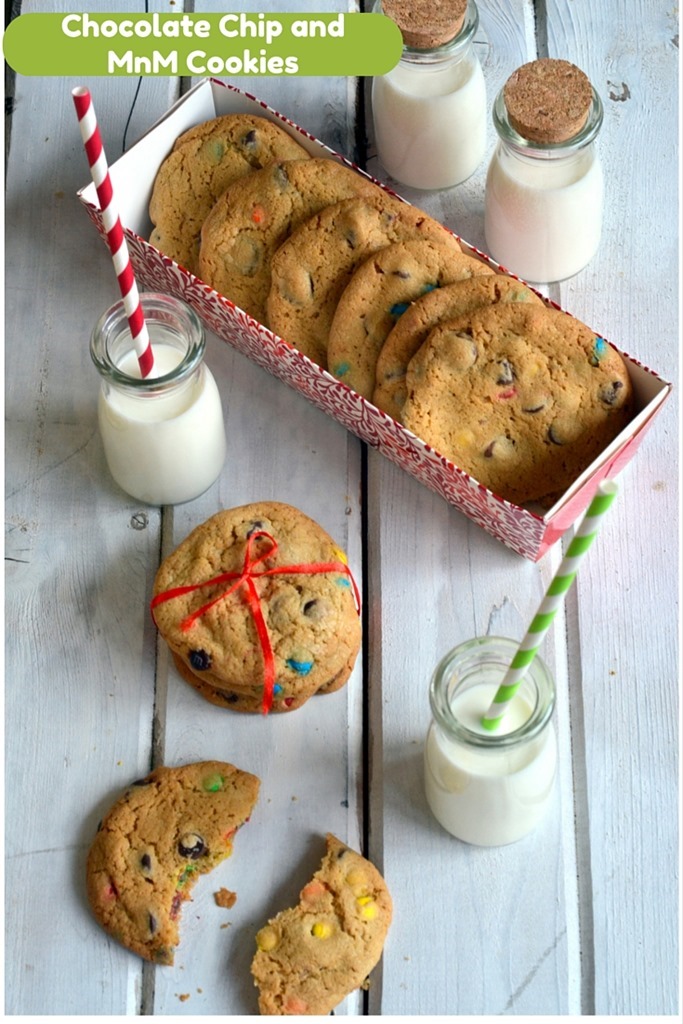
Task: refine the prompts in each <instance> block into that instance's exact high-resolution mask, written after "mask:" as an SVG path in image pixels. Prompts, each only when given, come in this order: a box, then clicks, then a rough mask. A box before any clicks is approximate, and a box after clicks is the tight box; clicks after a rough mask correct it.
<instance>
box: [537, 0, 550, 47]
mask: <svg viewBox="0 0 683 1024" xmlns="http://www.w3.org/2000/svg"><path fill="white" fill-rule="evenodd" d="M534 20H535V22H536V55H537V57H539V58H540V57H548V56H549V52H548V8H547V5H546V0H534Z"/></svg>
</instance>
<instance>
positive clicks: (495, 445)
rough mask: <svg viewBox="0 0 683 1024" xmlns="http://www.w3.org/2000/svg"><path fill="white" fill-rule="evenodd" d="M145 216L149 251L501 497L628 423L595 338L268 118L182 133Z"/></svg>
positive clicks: (511, 496) (531, 491)
mask: <svg viewBox="0 0 683 1024" xmlns="http://www.w3.org/2000/svg"><path fill="white" fill-rule="evenodd" d="M259 122H261V123H259ZM293 146H294V147H297V149H296V150H295V151H292V147H293ZM224 162H227V163H228V164H229V168H228V170H227V171H225V170H224V169H223V166H222V165H223V163H224ZM200 163H201V173H200V172H199V170H197V168H198V167H199V165H200ZM189 166H191V167H192V171H191V172H190V171H188V167H189ZM190 173H191V174H192V175H194V177H193V178H192V181H193V188H195V189H196V190H197V191H198V193H200V194H199V195H198V196H195V197H194V198H193V200H192V204H191V205H190V206H189V207H188V215H187V216H185V209H184V207H185V203H186V201H187V200H186V197H185V194H184V193H183V191H182V190H181V189H179V188H178V187H177V182H178V180H182V181H186V180H187V179H188V175H189V174H190ZM195 179H196V180H195ZM226 180H227V181H228V184H226ZM171 195H172V196H173V198H172V199H171V198H170V197H171ZM162 197H163V201H162ZM171 209H172V211H173V212H170V211H171ZM161 211H163V217H162V214H161ZM150 213H151V216H152V220H153V221H154V222H155V225H156V226H155V230H154V233H153V235H152V238H151V240H152V242H154V244H156V245H158V246H159V247H160V248H161V249H163V250H164V251H165V252H166V253H167V254H168V255H170V256H173V257H174V258H176V259H178V260H179V262H183V260H182V258H180V257H181V255H182V254H183V253H184V254H185V256H184V258H185V259H186V260H188V261H189V262H188V263H186V264H185V265H189V267H190V269H192V270H194V272H196V273H198V274H199V275H200V276H201V277H202V279H203V280H204V281H206V282H207V283H208V284H209V285H211V286H212V287H213V288H215V289H216V290H217V291H218V292H220V293H221V294H222V295H224V296H225V297H226V298H228V299H230V300H231V301H233V302H234V303H235V304H236V305H237V306H239V307H240V308H241V309H243V310H245V311H246V312H247V313H249V314H250V315H251V316H252V317H254V319H256V320H258V321H259V322H260V323H262V324H263V325H264V326H266V327H268V328H270V329H271V330H272V331H273V332H274V333H275V334H277V335H279V336H280V337H281V338H283V339H284V340H285V341H287V342H288V343H289V344H291V345H292V346H294V347H295V348H297V349H298V350H299V351H300V352H302V353H303V354H304V355H306V356H308V357H309V358H310V359H312V360H313V361H314V362H315V363H317V364H318V365H319V366H321V367H323V368H324V369H327V370H329V372H330V373H331V374H332V375H333V376H335V377H337V378H338V379H339V380H340V381H342V382H343V383H345V384H347V385H348V386H349V387H351V388H352V389H353V390H354V391H355V392H357V394H359V395H361V396H362V397H363V398H365V399H366V400H369V401H372V402H373V403H374V404H375V405H376V406H377V407H378V408H380V409H382V410H383V411H385V412H386V413H388V414H389V415H391V416H392V417H393V418H394V419H396V420H397V421H398V422H400V423H402V424H403V425H404V426H405V427H407V428H408V429H409V430H411V431H412V432H413V433H415V434H416V435H417V436H418V437H419V438H421V439H422V440H423V441H424V442H425V443H426V444H428V445H429V446H430V447H432V448H434V449H436V451H438V452H439V454H441V455H442V456H444V457H445V458H446V459H448V460H449V461H451V462H452V463H453V464H454V465H455V466H456V467H458V468H459V469H461V470H463V471H464V472H466V473H467V474H468V475H470V476H472V477H474V479H475V480H476V481H478V482H479V483H480V484H482V485H484V486H485V487H487V488H489V489H490V490H492V491H493V492H494V493H495V494H497V495H498V496H499V497H502V498H504V499H506V500H509V501H512V502H514V503H516V504H520V505H521V504H527V503H531V502H539V503H541V504H542V505H546V506H547V505H549V504H551V503H552V502H553V500H554V499H555V498H556V497H557V496H558V495H560V494H562V493H563V492H564V491H565V490H566V489H567V487H568V486H569V485H570V484H571V483H572V482H573V481H574V480H576V478H577V477H578V476H579V475H580V473H581V472H582V471H583V470H584V469H586V468H587V467H588V466H589V465H590V463H591V462H592V461H593V460H594V459H595V458H596V456H597V455H599V454H600V452H601V451H603V450H604V449H605V447H606V446H607V445H608V444H609V443H610V442H611V441H612V440H613V439H614V438H615V437H616V436H617V435H618V434H619V433H620V431H621V430H622V429H623V428H624V426H625V425H626V423H627V422H628V420H629V418H630V416H631V409H632V388H631V382H630V379H629V375H628V370H627V368H626V364H625V362H624V360H623V359H622V358H621V356H620V355H619V354H618V352H617V351H616V350H615V349H614V348H612V347H611V346H610V345H608V344H607V343H606V342H605V341H604V340H603V339H601V338H598V337H597V336H596V335H595V334H594V333H593V332H592V331H590V330H589V329H588V328H587V327H586V326H585V325H583V324H581V323H580V322H579V321H577V320H576V319H575V318H573V317H570V316H568V315H567V314H564V313H560V312H558V311H557V310H555V309H551V308H549V307H548V306H546V304H545V303H544V302H543V301H542V300H541V298H540V297H539V296H538V295H537V294H536V293H535V292H533V291H532V290H531V289H530V288H528V287H527V286H526V285H524V284H522V283H521V282H520V281H518V280H517V279H515V278H512V277H509V276H507V275H505V274H498V273H496V272H495V271H494V269H493V268H492V267H491V265H490V264H489V263H487V262H485V261H484V260H481V259H479V258H478V257H476V256H475V255H472V254H471V253H465V252H463V251H462V248H461V246H460V244H459V243H458V241H457V240H456V238H455V237H454V236H453V235H452V234H451V233H450V232H449V231H447V230H446V229H445V228H444V227H443V225H441V224H439V223H438V222H437V221H435V220H434V219H433V218H431V217H429V216H428V215H427V214H426V213H424V212H423V211H422V210H419V209H418V208H416V207H414V206H410V205H408V204H406V203H404V202H402V201H401V200H399V199H398V198H396V197H395V196H393V195H391V194H390V193H388V192H386V191H385V190H384V189H382V188H381V187H380V186H379V185H377V184H376V183H374V182H372V181H371V180H370V179H368V178H367V177H365V176H364V175H362V174H360V173H358V172H357V171H355V170H353V169H352V168H351V167H350V166H347V165H345V164H343V163H341V162H338V161H336V160H327V159H315V158H312V157H310V156H309V155H308V153H307V152H305V151H304V150H303V149H302V148H301V147H300V146H299V144H298V143H297V142H296V141H295V140H293V139H292V138H291V137H290V136H289V135H288V134H287V133H286V132H285V131H284V130H283V129H281V128H279V127H278V126H277V125H275V124H273V123H271V122H270V121H267V120H266V119H265V118H263V119H261V118H254V117H249V118H247V117H246V116H245V115H229V116H227V117H222V118H217V119H215V120H214V121H210V122H207V124H205V125H200V126H198V127H197V128H195V129H192V130H191V131H190V132H187V133H186V134H185V135H183V136H181V138H180V139H179V140H178V142H177V143H176V147H175V148H174V150H173V152H172V153H171V154H170V156H169V157H168V158H167V160H166V161H165V163H164V164H163V165H162V167H161V169H160V171H159V174H158V177H157V182H156V184H155V188H154V195H153V197H152V204H151V208H150ZM174 218H175V220H174ZM178 225H182V232H184V237H183V238H182V241H178V243H177V246H176V248H174V246H173V245H172V244H171V243H170V239H172V238H173V239H175V238H176V237H178V238H179V237H180V234H181V229H180V227H179V226H178ZM179 254H180V255H179Z"/></svg>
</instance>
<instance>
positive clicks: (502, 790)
mask: <svg viewBox="0 0 683 1024" xmlns="http://www.w3.org/2000/svg"><path fill="white" fill-rule="evenodd" d="M518 646H519V645H518V644H516V643H515V642H514V641H512V640H508V639H505V638H504V637H492V636H484V637H479V638H477V639H474V640H468V641H467V642H465V643H463V644H460V646H458V647H456V648H455V649H454V650H452V651H451V652H450V653H449V654H447V655H446V656H445V657H444V658H443V659H442V661H441V662H440V664H439V665H438V666H437V668H436V670H435V672H434V675H433V677H432V680H431V685H430V691H429V700H430V704H431V709H432V722H431V724H430V727H429V731H428V733H427V740H426V744H425V752H424V771H425V792H426V796H427V802H428V804H429V807H430V808H431V810H432V813H433V814H434V816H435V818H436V819H437V821H438V822H439V823H440V824H441V825H442V826H443V827H444V828H445V829H446V831H447V832H450V833H451V835H453V836H456V837H457V838H458V839H462V840H464V841H465V842H467V843H472V844H474V845H477V846H504V845H507V844H508V843H514V842H516V841H517V840H518V839H521V838H522V837H523V836H525V835H527V834H528V833H529V832H531V831H532V830H533V829H534V828H535V827H536V825H537V824H538V822H539V821H540V820H541V818H542V817H543V815H544V813H545V811H546V810H547V808H548V806H549V804H550V801H551V798H552V795H553V791H554V785H555V773H556V763H557V742H556V739H555V732H554V730H553V725H552V713H553V709H554V706H555V686H554V683H553V679H552V676H551V675H550V672H549V671H548V669H547V667H546V666H545V665H544V663H543V662H542V661H541V659H540V658H539V657H535V658H534V660H533V661H532V663H531V664H530V666H529V668H528V670H527V672H526V675H525V676H524V678H523V680H522V682H521V684H520V687H519V690H518V691H517V694H516V696H515V698H514V700H513V702H512V703H511V704H510V706H509V707H508V710H507V711H506V713H505V717H504V718H503V721H502V722H501V724H500V725H499V726H498V728H497V729H496V730H495V731H494V732H491V731H489V730H486V729H484V727H483V726H482V725H481V718H482V716H483V714H484V713H485V712H486V710H487V709H488V707H489V706H490V704H491V701H492V700H493V697H494V694H495V693H496V690H497V689H498V687H499V685H500V683H501V682H502V679H503V677H504V675H505V672H506V670H507V668H508V666H509V665H510V662H511V661H512V659H513V657H514V655H515V652H516V650H517V648H518Z"/></svg>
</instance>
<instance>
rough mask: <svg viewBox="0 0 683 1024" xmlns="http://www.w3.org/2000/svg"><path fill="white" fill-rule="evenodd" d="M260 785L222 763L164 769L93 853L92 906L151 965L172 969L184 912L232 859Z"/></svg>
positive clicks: (127, 802)
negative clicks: (201, 883) (194, 893)
mask: <svg viewBox="0 0 683 1024" xmlns="http://www.w3.org/2000/svg"><path fill="white" fill-rule="evenodd" d="M259 786H260V782H259V779H258V778H257V777H256V776H255V775H251V774H250V773H249V772H245V771H241V770H240V769H239V768H236V767H235V766H234V765H232V764H228V763H226V762H223V761H200V762H196V763H194V764H188V765H184V766H182V767H161V768H157V769H155V770H154V771H153V772H151V774H149V775H148V776H147V777H146V778H144V779H140V780H139V781H137V782H134V783H133V784H132V785H130V786H129V787H128V789H127V790H126V791H125V792H124V793H123V795H122V796H121V797H120V798H119V799H118V800H117V801H116V802H115V803H114V805H113V806H112V807H111V809H110V810H109V812H108V813H107V814H106V816H105V817H104V819H103V820H102V822H101V823H100V825H99V827H98V830H97V834H96V835H95V838H94V840H93V843H92V845H91V847H90V851H89V853H88V859H87V867H86V885H87V895H88V902H89V904H90V907H91V909H92V911H93V913H94V915H95V917H96V918H97V920H98V921H99V923H100V924H101V926H102V927H103V928H104V930H105V931H106V932H108V934H109V935H111V936H112V938H114V939H116V940H117V942H120V943H121V945H123V946H125V947H126V948H127V949H130V950H131V952H133V953H136V954H137V955H138V956H141V957H143V958H144V959H145V960H150V961H152V962H153V963H158V964H172V963H173V958H174V951H175V948H176V946H177V945H178V942H179V937H180V935H179V924H180V914H181V908H182V905H183V903H184V902H185V901H186V900H188V899H190V891H191V889H192V888H193V886H194V885H195V883H196V882H197V880H198V879H199V877H200V875H203V874H206V873H208V872H210V871H212V870H213V869H214V868H215V867H216V866H217V865H218V864H219V863H220V862H221V861H222V860H225V858H227V857H229V856H230V854H231V853H232V847H233V840H234V835H235V832H236V831H237V829H239V828H240V827H241V826H242V825H243V824H244V823H245V821H247V819H248V818H249V816H250V814H251V812H252V809H253V807H254V804H255V803H256V800H257V798H258V792H259Z"/></svg>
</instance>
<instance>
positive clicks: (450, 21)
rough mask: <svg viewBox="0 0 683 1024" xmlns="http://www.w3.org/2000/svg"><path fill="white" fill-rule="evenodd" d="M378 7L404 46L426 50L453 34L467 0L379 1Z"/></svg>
mask: <svg viewBox="0 0 683 1024" xmlns="http://www.w3.org/2000/svg"><path fill="white" fill-rule="evenodd" d="M382 10H383V11H384V13H385V14H386V15H388V17H390V18H391V20H392V21H395V22H396V24H397V25H398V27H399V28H400V30H401V34H402V36H403V42H404V43H405V45H406V46H411V47H413V49H417V50H429V49H433V48H434V47H435V46H443V45H444V43H449V42H450V41H451V39H454V38H455V37H456V36H457V34H458V32H459V31H460V29H461V28H462V25H463V22H464V20H465V13H466V11H467V0H382Z"/></svg>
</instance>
